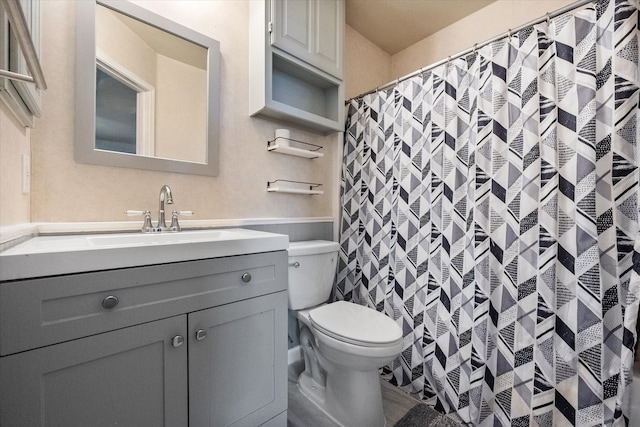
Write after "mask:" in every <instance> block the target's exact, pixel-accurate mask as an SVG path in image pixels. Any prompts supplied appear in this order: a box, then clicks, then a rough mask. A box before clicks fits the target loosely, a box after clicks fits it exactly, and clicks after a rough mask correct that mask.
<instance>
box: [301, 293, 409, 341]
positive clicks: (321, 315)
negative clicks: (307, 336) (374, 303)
mask: <svg viewBox="0 0 640 427" xmlns="http://www.w3.org/2000/svg"><path fill="white" fill-rule="evenodd" d="M309 319H310V320H311V324H312V325H313V326H314V327H315V328H317V329H318V330H320V331H321V332H323V333H325V334H327V335H329V336H332V337H334V338H336V339H339V340H342V341H346V342H352V343H354V344H359V345H369V346H379V345H385V344H392V343H395V342H396V341H398V340H399V339H401V338H402V329H400V327H399V326H398V325H397V324H396V323H395V322H394V321H393V320H392V319H391V318H390V317H387V316H386V315H384V314H382V313H379V312H377V311H376V310H374V309H371V308H368V307H364V306H361V305H358V304H354V303H350V302H346V301H337V302H334V303H331V304H326V305H323V306H321V307H318V308H316V309H313V310H311V311H310V312H309Z"/></svg>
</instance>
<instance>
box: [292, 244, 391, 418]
mask: <svg viewBox="0 0 640 427" xmlns="http://www.w3.org/2000/svg"><path fill="white" fill-rule="evenodd" d="M337 255H338V244H337V243H335V242H326V241H311V242H293V243H291V244H290V246H289V308H290V309H291V310H293V311H295V314H296V317H297V318H298V320H299V326H300V345H301V347H302V350H303V354H304V361H305V371H304V372H303V373H302V374H301V375H300V377H299V378H298V387H299V389H300V391H301V392H302V394H303V395H304V396H306V397H307V398H308V399H309V400H310V401H311V402H313V403H314V404H315V405H316V406H317V407H318V408H319V409H320V410H322V411H323V412H324V413H325V414H326V415H327V416H328V417H329V418H331V419H332V420H333V421H334V422H336V423H338V424H340V425H343V426H349V427H359V426H362V427H365V426H367V427H376V426H384V425H385V418H384V413H383V410H382V393H381V389H380V382H379V376H378V370H379V368H381V367H383V366H385V365H387V364H388V363H390V362H391V361H393V360H394V359H395V358H396V357H397V356H398V355H399V354H400V351H401V350H402V341H403V338H402V330H401V329H400V327H399V326H398V325H397V324H396V323H395V322H394V321H393V320H392V319H391V318H389V317H388V316H386V315H384V314H383V313H379V312H377V311H376V310H373V309H371V308H368V307H364V306H360V305H358V304H354V303H350V302H345V301H337V302H333V303H326V301H327V299H328V298H329V295H330V292H331V288H332V286H333V279H334V274H335V266H336V262H337Z"/></svg>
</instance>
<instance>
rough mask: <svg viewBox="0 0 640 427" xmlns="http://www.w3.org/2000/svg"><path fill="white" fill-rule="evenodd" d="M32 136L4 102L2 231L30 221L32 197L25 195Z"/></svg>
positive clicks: (0, 108)
mask: <svg viewBox="0 0 640 427" xmlns="http://www.w3.org/2000/svg"><path fill="white" fill-rule="evenodd" d="M29 133H30V130H29V129H26V128H23V127H22V126H21V125H20V123H18V120H17V119H16V118H15V116H14V115H13V113H12V112H11V111H10V110H9V109H8V108H7V107H6V106H5V105H4V103H3V102H1V101H0V135H1V137H0V138H1V140H0V227H6V226H12V225H17V224H24V223H27V222H29V220H30V203H29V197H30V196H29V194H22V155H23V154H26V155H30V151H31V146H30V136H29Z"/></svg>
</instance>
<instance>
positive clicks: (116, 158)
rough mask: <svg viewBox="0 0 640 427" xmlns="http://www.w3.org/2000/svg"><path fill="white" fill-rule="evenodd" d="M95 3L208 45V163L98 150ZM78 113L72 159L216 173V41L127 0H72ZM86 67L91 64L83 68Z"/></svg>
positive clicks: (83, 161) (217, 72)
mask: <svg viewBox="0 0 640 427" xmlns="http://www.w3.org/2000/svg"><path fill="white" fill-rule="evenodd" d="M96 4H100V5H103V6H105V7H108V8H110V9H113V10H115V11H118V12H120V13H123V14H125V15H128V16H130V17H132V18H135V19H137V20H139V21H143V22H146V23H148V24H150V25H152V26H154V27H157V28H160V29H162V30H164V31H166V32H168V33H171V34H174V35H176V36H178V37H181V38H183V39H186V40H188V41H191V42H193V43H195V44H198V45H200V46H202V47H204V48H206V49H207V52H208V53H207V63H208V65H207V72H208V82H207V83H208V88H207V90H208V96H207V109H208V111H207V144H208V147H207V163H206V164H205V163H193V162H186V161H181V160H170V159H163V158H154V157H144V156H138V155H135V154H126V153H118V152H114V151H104V150H97V149H96V148H95V134H96V76H95V68H96V28H95V27H96V18H95V13H96ZM76 9H77V11H76V70H75V72H76V75H75V80H76V85H75V88H76V94H75V101H76V105H75V108H76V115H75V132H76V134H75V144H74V147H75V148H74V153H75V160H76V162H78V163H89V164H95V165H102V166H117V167H124V168H134V169H147V170H154V171H164V172H175V173H184V174H192V175H208V176H217V175H218V157H219V147H218V145H219V135H220V118H219V117H220V101H219V98H220V96H219V95H220V77H219V76H220V43H219V42H218V41H217V40H214V39H212V38H209V37H207V36H205V35H203V34H200V33H198V32H196V31H193V30H191V29H189V28H187V27H184V26H182V25H180V24H178V23H176V22H173V21H171V20H169V19H167V18H164V17H162V16H160V15H156V14H155V13H153V12H151V11H149V10H147V9H144V8H142V7H139V6H137V5H135V4H133V3H129V2H126V1H114V0H99V1H97V3H96V2H95V1H85V0H83V1H78V2H76ZM87 70H92V71H91V72H87Z"/></svg>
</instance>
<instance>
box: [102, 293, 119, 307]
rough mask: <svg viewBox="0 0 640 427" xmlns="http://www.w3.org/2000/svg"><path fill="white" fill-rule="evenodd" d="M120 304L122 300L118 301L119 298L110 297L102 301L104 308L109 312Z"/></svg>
mask: <svg viewBox="0 0 640 427" xmlns="http://www.w3.org/2000/svg"><path fill="white" fill-rule="evenodd" d="M119 302H120V300H119V299H118V297H117V296H115V295H109V296H108V297H106V298H105V299H103V300H102V306H103V307H104V308H106V309H107V310H110V309H112V308H114V307H115V306H116V305H118V303H119Z"/></svg>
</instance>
